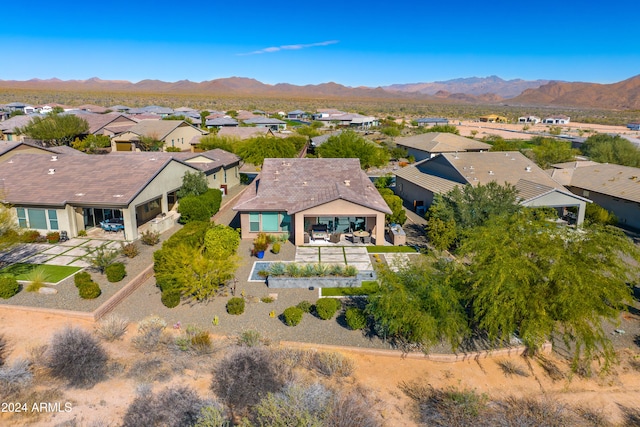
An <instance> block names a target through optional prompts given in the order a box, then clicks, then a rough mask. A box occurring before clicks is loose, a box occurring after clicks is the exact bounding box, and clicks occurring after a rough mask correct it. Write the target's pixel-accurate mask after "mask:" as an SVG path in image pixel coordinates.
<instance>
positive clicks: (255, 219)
mask: <svg viewBox="0 0 640 427" xmlns="http://www.w3.org/2000/svg"><path fill="white" fill-rule="evenodd" d="M290 230H291V217H290V216H289V215H287V213H286V212H250V213H249V231H251V232H254V233H256V232H259V231H264V232H265V233H269V232H271V233H277V232H289V231H290Z"/></svg>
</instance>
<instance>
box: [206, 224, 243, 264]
mask: <svg viewBox="0 0 640 427" xmlns="http://www.w3.org/2000/svg"><path fill="white" fill-rule="evenodd" d="M238 245H240V234H239V233H238V231H237V230H235V229H233V228H231V227H229V226H226V225H221V224H218V225H214V226H213V227H211V228H209V229H208V230H207V233H206V235H205V238H204V247H205V248H206V250H207V256H209V257H210V258H211V259H216V260H224V259H227V258H229V257H231V256H233V255H235V253H236V251H237V250H238Z"/></svg>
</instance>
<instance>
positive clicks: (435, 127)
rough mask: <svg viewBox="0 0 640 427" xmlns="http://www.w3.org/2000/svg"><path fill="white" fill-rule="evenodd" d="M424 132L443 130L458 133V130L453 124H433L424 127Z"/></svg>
mask: <svg viewBox="0 0 640 427" xmlns="http://www.w3.org/2000/svg"><path fill="white" fill-rule="evenodd" d="M424 132H444V133H454V134H456V135H460V130H458V128H457V127H456V126H454V125H433V126H430V127H425V128H424Z"/></svg>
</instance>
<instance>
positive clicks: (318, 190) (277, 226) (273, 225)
mask: <svg viewBox="0 0 640 427" xmlns="http://www.w3.org/2000/svg"><path fill="white" fill-rule="evenodd" d="M233 210H235V211H237V212H239V214H240V223H241V229H242V238H243V239H248V238H253V237H255V236H256V235H257V233H259V232H265V233H268V234H282V233H289V235H290V236H291V237H290V238H291V240H292V242H293V243H294V244H295V245H302V244H303V243H304V241H305V233H309V232H310V230H311V227H312V226H313V225H316V224H324V225H326V226H327V230H328V231H329V232H330V233H348V232H349V231H353V230H354V229H362V230H367V231H368V230H371V233H372V235H373V236H374V237H375V236H377V237H378V238H379V239H381V240H380V241H382V240H384V226H385V214H390V213H391V210H390V209H389V206H387V204H386V203H385V201H384V199H383V198H382V196H380V193H379V192H378V190H377V189H376V188H375V186H374V185H373V184H372V182H371V180H370V179H369V177H367V175H366V174H365V173H364V172H363V171H362V169H361V168H360V161H359V160H358V159H315V158H301V159H265V160H264V164H263V165H262V170H261V172H260V174H259V175H258V177H257V178H256V179H255V180H254V181H253V182H252V183H251V185H250V186H249V188H247V190H245V191H244V193H242V196H241V197H240V200H239V201H238V202H237V203H236V205H235V206H234V207H233ZM380 241H377V242H378V244H380Z"/></svg>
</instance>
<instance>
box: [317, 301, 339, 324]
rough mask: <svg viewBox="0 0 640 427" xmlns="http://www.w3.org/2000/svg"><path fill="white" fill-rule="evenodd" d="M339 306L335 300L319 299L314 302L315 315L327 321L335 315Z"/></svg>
mask: <svg viewBox="0 0 640 427" xmlns="http://www.w3.org/2000/svg"><path fill="white" fill-rule="evenodd" d="M340 305H341V304H340V301H338V300H337V299H335V298H320V299H319V300H318V301H316V313H317V314H318V317H319V318H321V319H322V320H328V319H331V318H332V317H333V316H334V315H335V314H336V311H338V309H339V308H340Z"/></svg>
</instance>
